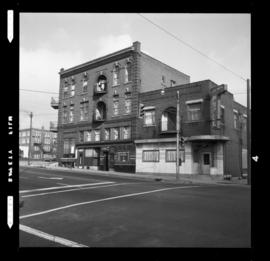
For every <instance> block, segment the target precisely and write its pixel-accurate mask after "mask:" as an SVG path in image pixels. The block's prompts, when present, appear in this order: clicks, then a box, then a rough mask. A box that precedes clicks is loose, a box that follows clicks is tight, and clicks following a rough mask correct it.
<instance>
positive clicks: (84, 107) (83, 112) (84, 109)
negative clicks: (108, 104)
mask: <svg viewBox="0 0 270 261" xmlns="http://www.w3.org/2000/svg"><path fill="white" fill-rule="evenodd" d="M88 110H89V102H88V101H87V102H81V104H80V120H81V121H84V120H88Z"/></svg>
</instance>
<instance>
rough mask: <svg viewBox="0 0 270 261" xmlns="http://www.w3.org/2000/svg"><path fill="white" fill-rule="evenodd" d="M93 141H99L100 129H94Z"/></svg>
mask: <svg viewBox="0 0 270 261" xmlns="http://www.w3.org/2000/svg"><path fill="white" fill-rule="evenodd" d="M95 141H100V130H95Z"/></svg>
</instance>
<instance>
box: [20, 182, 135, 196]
mask: <svg viewBox="0 0 270 261" xmlns="http://www.w3.org/2000/svg"><path fill="white" fill-rule="evenodd" d="M127 184H133V183H119V184H112V185H105V186H97V187H87V188H76V189H67V190H60V191H53V192H46V193H38V194H30V195H25V196H21V197H22V198H29V197H36V196H44V195H50V194H58V193H63V192H70V191H76V190H85V189H95V188H107V187H113V186H119V185H127Z"/></svg>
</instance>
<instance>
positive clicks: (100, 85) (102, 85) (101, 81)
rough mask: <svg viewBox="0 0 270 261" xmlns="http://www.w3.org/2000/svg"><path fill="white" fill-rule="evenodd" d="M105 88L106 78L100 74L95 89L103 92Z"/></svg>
mask: <svg viewBox="0 0 270 261" xmlns="http://www.w3.org/2000/svg"><path fill="white" fill-rule="evenodd" d="M106 88H107V78H106V77H105V76H104V75H100V76H99V77H98V81H97V87H96V91H97V92H104V91H106Z"/></svg>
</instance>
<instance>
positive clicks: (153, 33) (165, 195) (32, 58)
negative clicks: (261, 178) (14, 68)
mask: <svg viewBox="0 0 270 261" xmlns="http://www.w3.org/2000/svg"><path fill="white" fill-rule="evenodd" d="M9 18H10V20H12V18H13V13H12V10H11V12H10V13H9ZM18 19H19V124H18V125H19V130H18V147H19V148H18V151H19V163H18V164H19V173H18V175H19V198H18V201H19V247H20V248H36V247H39V248H40V247H46V248H74V247H75V248H104V247H106V248H119V247H126V248H251V175H252V174H251V161H253V162H256V161H257V160H258V157H256V155H251V153H250V151H251V127H250V126H251V120H250V117H251V97H250V96H251V86H252V82H251V14H250V13H110V12H108V13H90V12H89V13H76V12H73V13H70V12H62V13H60V12H59V13H49V12H48V13H46V12H44V13H43V12H39V13H34V12H33V13H31V12H20V13H19V15H18ZM9 30H12V29H9ZM9 30H8V33H9V34H8V36H9V41H10V42H11V41H12V37H13V35H12V33H13V32H12V31H9ZM10 80H12V79H10ZM251 156H253V157H251ZM9 200H10V201H9ZM11 201H12V198H11V199H10V198H8V202H11ZM10 204H12V202H11V203H10ZM8 206H9V205H8ZM11 218H12V217H11Z"/></svg>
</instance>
